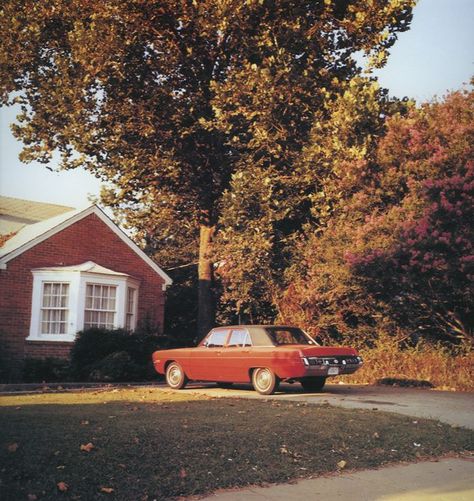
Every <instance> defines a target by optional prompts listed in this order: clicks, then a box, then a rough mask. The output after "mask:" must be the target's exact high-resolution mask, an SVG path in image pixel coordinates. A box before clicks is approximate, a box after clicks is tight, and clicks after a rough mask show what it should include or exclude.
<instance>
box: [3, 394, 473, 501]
mask: <svg viewBox="0 0 474 501" xmlns="http://www.w3.org/2000/svg"><path fill="white" fill-rule="evenodd" d="M0 423H1V425H0V499H2V500H15V501H17V500H21V499H25V500H28V499H30V500H35V499H38V500H39V499H56V498H57V499H82V500H90V499H101V498H104V499H107V498H111V499H123V500H144V501H145V500H150V501H151V500H152V499H169V498H172V497H178V496H184V495H191V494H200V493H205V492H210V491H212V490H214V489H217V488H222V487H232V486H245V485H249V484H263V483H268V482H287V481H289V480H292V479H296V478H299V477H305V478H308V477H310V476H316V475H320V474H323V473H327V472H333V471H337V470H338V469H341V468H345V469H346V470H347V469H352V468H366V467H375V466H380V465H382V464H386V463H389V462H396V461H406V460H408V461H411V460H416V459H417V458H423V457H432V456H436V455H442V454H445V453H447V452H450V451H457V452H459V451H463V450H469V451H472V450H473V449H474V432H472V431H467V430H463V429H458V428H453V427H451V426H448V425H444V424H440V423H438V422H435V421H428V420H422V419H416V420H414V419H413V418H408V417H402V416H397V415H394V414H389V413H384V412H379V411H364V410H347V409H339V408H333V407H329V406H327V405H326V406H324V405H323V406H316V405H307V404H304V403H290V402H279V401H278V400H246V399H210V398H204V397H202V396H196V395H194V394H193V393H192V392H191V391H186V390H185V391H181V392H171V391H168V390H164V389H148V388H137V389H125V390H112V391H111V390H109V391H105V392H102V391H95V392H74V393H62V394H42V395H31V396H4V397H0ZM88 444H92V445H88ZM81 446H83V447H82V449H85V450H81ZM62 483H63V484H62ZM58 484H59V487H60V488H61V487H62V488H63V489H64V490H63V492H61V491H60V490H59V489H58ZM65 484H66V485H65Z"/></svg>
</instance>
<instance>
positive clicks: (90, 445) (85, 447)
mask: <svg viewBox="0 0 474 501" xmlns="http://www.w3.org/2000/svg"><path fill="white" fill-rule="evenodd" d="M80 449H81V451H84V452H91V451H92V450H93V449H95V445H94V444H93V443H92V442H89V443H88V444H82V445H81V447H80Z"/></svg>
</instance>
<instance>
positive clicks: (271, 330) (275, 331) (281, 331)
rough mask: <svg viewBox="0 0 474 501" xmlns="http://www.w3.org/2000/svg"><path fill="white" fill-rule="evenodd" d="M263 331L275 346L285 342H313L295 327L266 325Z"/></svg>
mask: <svg viewBox="0 0 474 501" xmlns="http://www.w3.org/2000/svg"><path fill="white" fill-rule="evenodd" d="M265 331H266V332H267V334H268V335H269V336H270V338H271V340H272V342H273V344H275V345H277V346H281V345H287V344H312V345H314V344H315V342H314V341H313V340H312V339H311V338H310V337H309V336H307V335H306V334H305V333H304V332H303V331H302V330H301V329H298V328H296V327H266V328H265Z"/></svg>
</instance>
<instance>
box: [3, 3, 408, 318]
mask: <svg viewBox="0 0 474 501" xmlns="http://www.w3.org/2000/svg"><path fill="white" fill-rule="evenodd" d="M413 4H414V0H397V1H388V0H370V1H368V0H319V1H311V2H307V1H300V0H282V1H280V2H274V1H270V0H247V1H242V0H208V1H205V0H204V1H197V0H160V1H159V2H150V1H149V0H103V1H100V2H99V1H94V0H89V1H87V0H67V1H66V0H51V1H48V2H30V1H28V0H4V1H3V2H2V5H1V7H0V30H1V33H2V44H1V48H0V96H1V102H2V103H3V104H9V103H12V102H16V103H19V104H20V105H21V107H22V112H21V114H20V116H19V121H20V123H19V125H17V126H15V127H14V133H15V134H16V136H17V137H18V138H20V139H22V140H23V142H24V143H25V147H24V150H23V153H22V155H21V158H22V159H23V160H24V161H30V160H33V159H34V160H39V161H41V162H44V163H47V162H49V161H50V159H51V155H52V153H53V151H55V150H56V151H59V152H60V153H61V158H62V167H63V168H75V167H78V166H82V167H85V168H86V169H88V170H90V171H91V172H93V173H95V174H96V175H97V176H99V177H101V178H102V179H104V180H107V181H110V182H111V183H112V185H113V186H114V190H113V193H109V195H108V199H107V200H108V201H109V202H110V203H113V204H115V205H120V204H128V205H129V206H132V207H133V206H138V207H139V208H143V207H147V206H150V205H151V204H155V203H156V202H157V201H158V200H159V199H160V198H161V197H163V198H167V201H166V202H165V205H166V206H167V207H170V208H171V207H173V206H174V205H177V206H178V208H176V207H174V208H173V209H170V210H173V211H178V212H179V214H180V215H181V216H182V217H183V218H185V219H186V221H189V222H193V221H196V222H197V223H196V224H199V225H201V230H202V231H201V239H200V242H201V243H200V250H201V252H200V279H201V282H202V283H203V284H204V285H206V287H204V288H202V298H204V299H205V300H204V302H203V303H202V304H201V305H200V306H202V307H203V308H204V307H205V306H206V305H205V303H206V302H207V303H208V302H209V300H210V294H209V291H210V288H209V283H208V282H209V281H210V280H211V279H212V269H211V262H210V261H209V259H207V257H206V256H207V251H208V246H209V241H210V239H211V238H212V236H213V233H214V232H213V230H212V228H213V227H214V225H215V224H216V222H217V221H218V219H219V215H220V210H221V208H222V195H223V194H224V193H226V191H228V190H229V189H231V184H230V183H231V179H232V176H233V175H237V176H238V175H240V173H244V172H252V171H254V170H255V171H256V172H257V173H258V175H257V177H261V174H260V173H262V172H266V171H268V173H269V176H270V177H269V179H270V182H271V183H272V184H273V183H274V182H275V180H274V178H275V176H276V174H275V173H278V176H293V175H294V174H295V171H294V162H295V159H296V158H298V157H299V156H300V154H301V151H302V150H303V148H304V147H305V146H306V145H307V144H308V142H309V141H310V139H311V131H313V130H314V127H315V123H316V122H317V121H321V120H323V121H324V120H325V118H326V112H325V110H326V109H327V107H328V103H330V102H332V101H333V100H334V99H335V98H336V97H337V96H338V95H340V94H341V92H344V91H345V88H346V85H345V83H346V82H347V81H349V80H351V79H352V78H353V77H354V76H356V75H357V74H358V73H359V72H360V68H358V66H357V64H356V62H355V60H354V57H353V56H354V55H355V54H356V53H358V52H359V51H363V52H365V53H366V54H367V55H368V56H369V57H370V59H371V61H372V64H373V65H374V66H377V65H381V64H383V62H384V60H385V57H386V54H387V49H389V48H390V46H391V45H392V44H393V43H394V41H395V39H396V35H397V33H398V32H400V31H404V30H406V29H407V28H408V25H409V22H410V20H411V8H412V6H413ZM267 177H268V176H267ZM264 179H265V176H264ZM281 179H283V178H281ZM280 184H283V181H280ZM204 309H206V311H207V318H203V319H201V320H202V322H201V324H203V323H204V324H205V323H207V324H209V323H212V311H211V310H212V309H211V308H208V307H207V308H204Z"/></svg>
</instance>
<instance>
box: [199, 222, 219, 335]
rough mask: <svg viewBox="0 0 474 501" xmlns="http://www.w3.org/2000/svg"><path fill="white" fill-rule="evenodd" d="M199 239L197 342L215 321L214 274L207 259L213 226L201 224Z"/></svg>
mask: <svg viewBox="0 0 474 501" xmlns="http://www.w3.org/2000/svg"><path fill="white" fill-rule="evenodd" d="M199 233H200V238H199V266H198V278H199V289H198V326H197V328H198V340H199V341H200V340H201V339H202V338H203V337H204V336H205V335H206V334H207V333H208V332H209V330H210V329H212V327H214V321H215V298H214V293H213V290H212V286H213V283H214V273H213V268H212V262H211V260H210V259H209V257H208V255H209V251H210V247H211V242H212V237H213V235H214V226H210V225H206V224H201V227H200V232H199Z"/></svg>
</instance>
